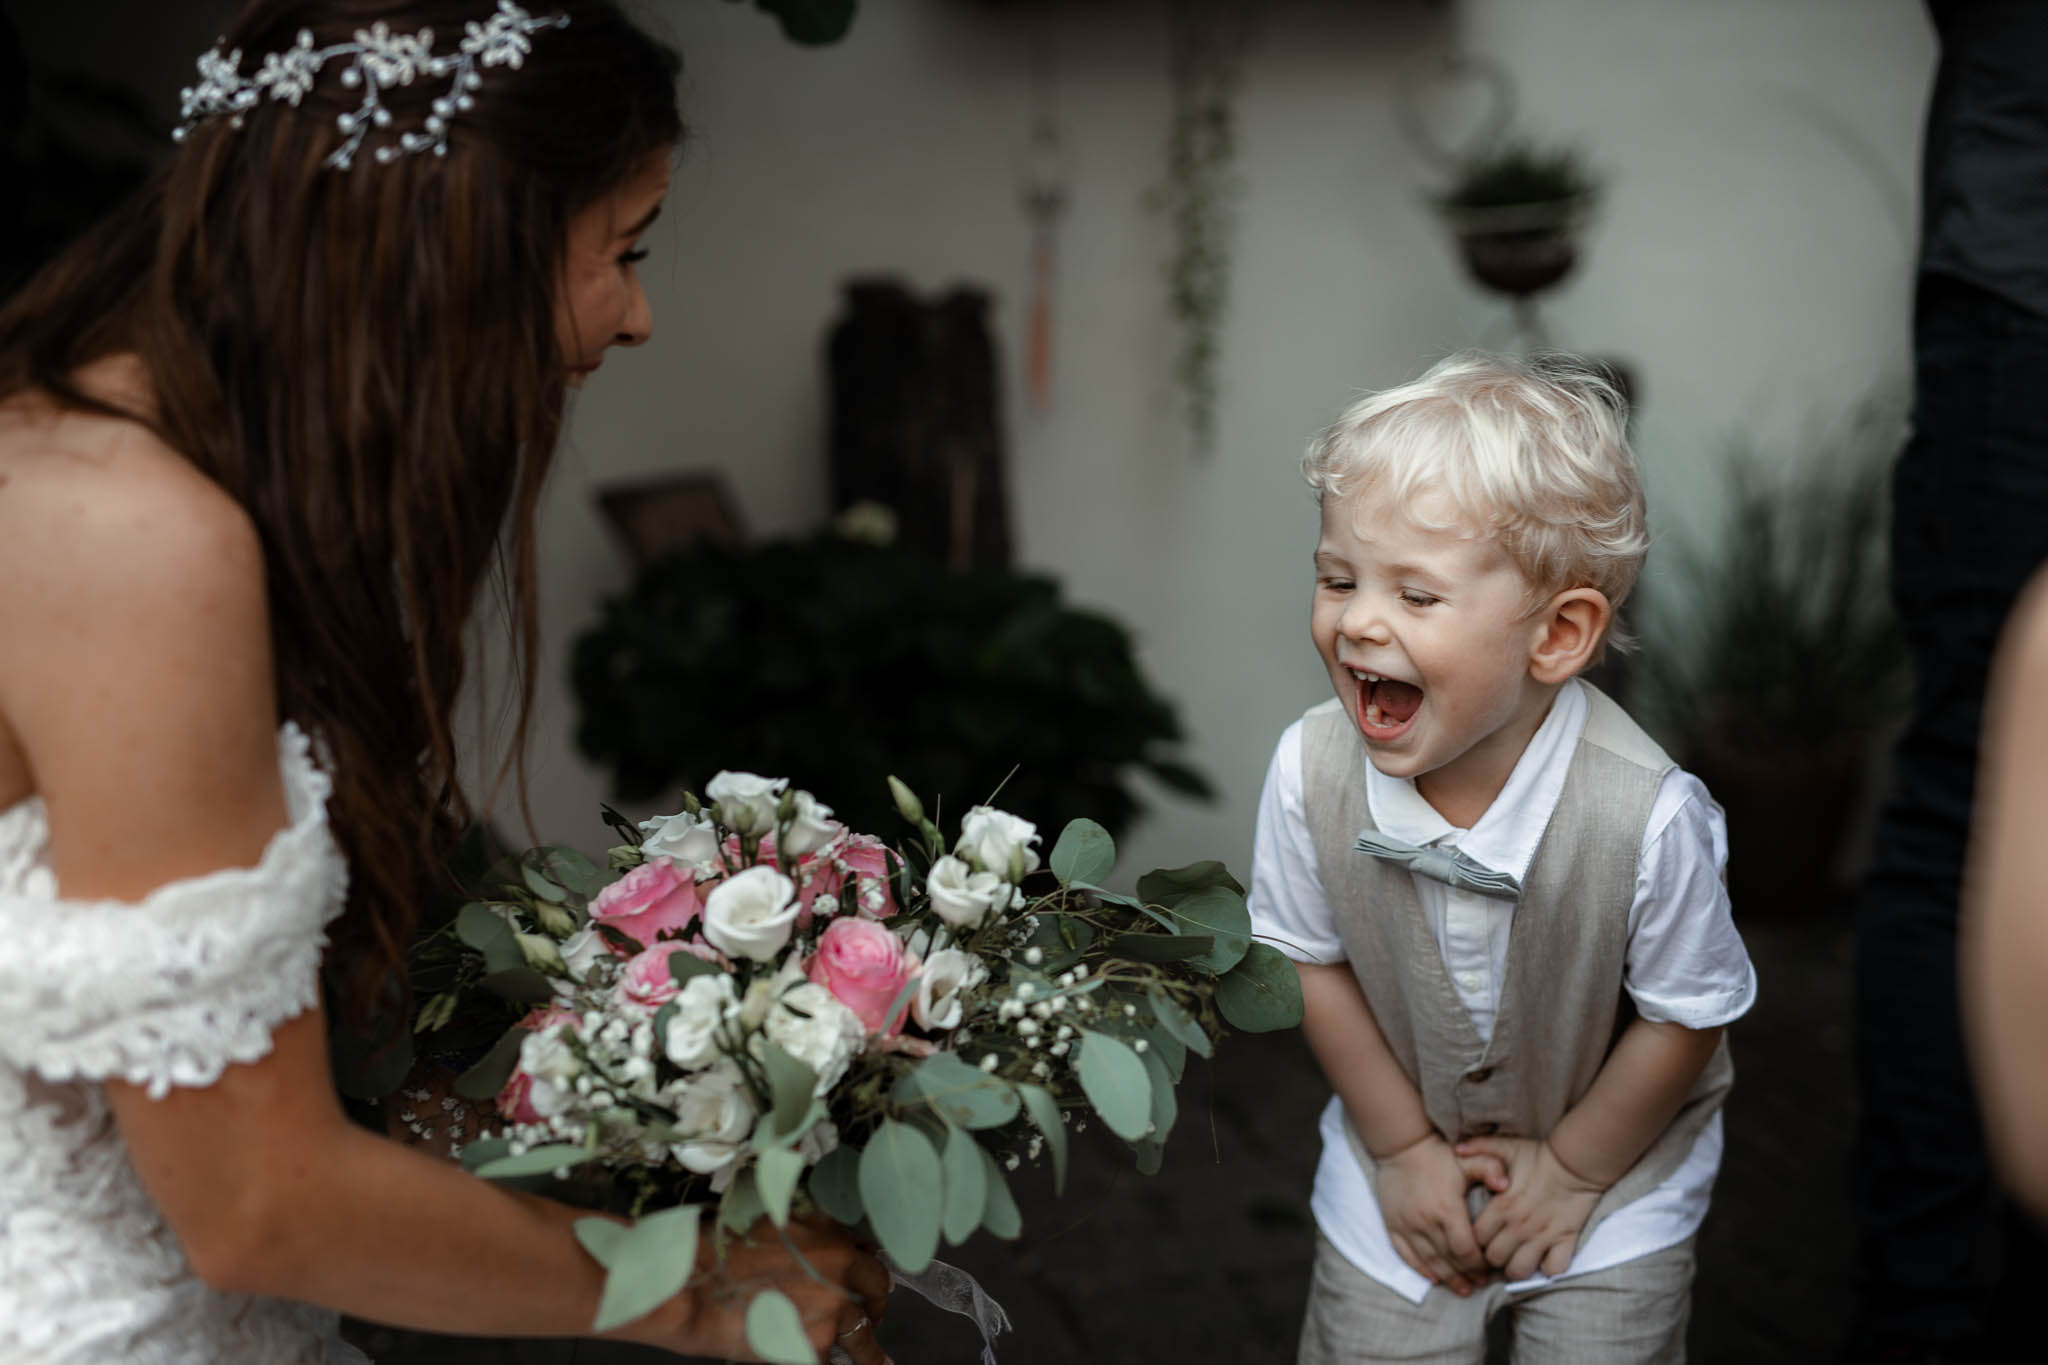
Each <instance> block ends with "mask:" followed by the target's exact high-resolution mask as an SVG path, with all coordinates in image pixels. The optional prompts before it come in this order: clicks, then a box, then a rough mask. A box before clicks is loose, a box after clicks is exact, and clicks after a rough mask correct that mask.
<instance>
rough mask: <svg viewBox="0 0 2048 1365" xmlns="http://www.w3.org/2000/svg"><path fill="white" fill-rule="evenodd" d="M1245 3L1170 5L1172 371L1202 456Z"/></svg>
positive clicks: (1230, 195) (1227, 234)
mask: <svg viewBox="0 0 2048 1365" xmlns="http://www.w3.org/2000/svg"><path fill="white" fill-rule="evenodd" d="M1248 9H1249V7H1248V6H1247V5H1245V4H1244V3H1243V0H1171V4H1170V5H1169V6H1168V10H1167V16H1168V18H1167V30H1168V52H1169V66H1168V71H1169V78H1170V84H1171V89H1172V98H1173V119H1172V123H1171V125H1170V128H1169V131H1168V135H1167V144H1166V179H1165V182H1164V183H1163V184H1162V185H1161V186H1160V188H1159V202H1160V207H1161V208H1162V209H1163V210H1164V212H1165V214H1166V217H1167V221H1168V224H1169V227H1170V229H1171V231H1172V234H1173V254H1172V255H1171V256H1170V257H1169V258H1168V260H1167V263H1166V287H1167V307H1168V309H1169V310H1170V311H1171V313H1172V315H1173V319H1174V322H1175V323H1176V324H1177V325H1178V327H1179V331H1180V336H1179V341H1178V345H1177V346H1176V348H1175V354H1174V365H1173V375H1174V382H1175V384H1176V386H1177V387H1178V389H1179V391H1180V395H1181V400H1182V402H1183V404H1184V406H1185V410H1186V414H1187V422H1188V431H1189V434H1190V435H1191V436H1192V437H1193V439H1194V444H1195V448H1196V449H1197V450H1198V451H1202V452H1207V451H1208V450H1210V449H1211V448H1213V446H1214V444H1215V439H1216V390H1217V378H1216V370H1217V359H1218V355H1219V350H1220V337H1221V333H1222V328H1223V318H1224V314H1225V312H1226V310H1227V308H1228V305H1229V299H1230V249H1231V230H1232V226H1233V221H1232V220H1233V214H1232V209H1233V207H1234V201H1235V198H1236V193H1237V190H1238V184H1237V180H1236V177H1235V176H1234V175H1233V173H1232V172H1233V168H1234V166H1235V163H1236V159H1237V113H1236V100H1237V93H1238V86H1239V83H1240V77H1241V76H1242V74H1243V54H1244V46H1245V43H1244V40H1245V36H1246V23H1247V18H1246V16H1247V11H1248Z"/></svg>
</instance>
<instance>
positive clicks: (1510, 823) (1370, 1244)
mask: <svg viewBox="0 0 2048 1365" xmlns="http://www.w3.org/2000/svg"><path fill="white" fill-rule="evenodd" d="M1585 725H1586V695H1585V691H1584V689H1583V688H1582V687H1581V686H1580V685H1579V683H1577V682H1576V681H1573V682H1569V683H1567V684H1565V686H1564V687H1562V688H1560V689H1559V691H1558V694H1557V698H1556V700H1555V701H1554V702H1553V703H1552V705H1551V708H1550V713H1549V714H1548V715H1547V716H1546V717H1545V718H1544V720H1543V724H1542V725H1541V726H1540V727H1538V729H1537V731H1536V733H1535V735H1534V736H1533V737H1532V738H1531V739H1530V741H1529V745H1528V747H1527V748H1526V749H1524V750H1523V751H1522V756H1521V758H1520V759H1518V760H1517V761H1516V763H1515V770H1514V772H1513V773H1511V774H1510V775H1509V777H1508V781H1507V785H1506V786H1504V787H1503V788H1501V793H1500V795H1499V796H1498V797H1496V798H1495V799H1494V802H1493V804H1492V805H1491V806H1489V807H1487V809H1486V811H1485V813H1484V814H1482V815H1481V816H1480V817H1479V819H1478V821H1477V822H1476V823H1475V824H1474V825H1473V826H1472V828H1471V829H1469V830H1464V829H1459V828H1457V827H1456V826H1454V825H1452V824H1450V823H1449V822H1448V821H1446V820H1445V819H1444V818H1443V817H1442V816H1441V815H1439V814H1437V812H1436V810H1435V808H1434V807H1432V806H1431V805H1430V804H1429V803H1428V802H1427V801H1425V800H1424V799H1423V798H1422V796H1421V794H1420V793H1418V792H1417V791H1416V790H1415V784H1414V782H1413V781H1410V780H1406V779H1402V778H1393V777H1388V776H1387V775H1386V774H1384V773H1382V772H1380V771H1379V770H1378V769H1377V768H1375V767H1373V766H1372V765H1371V764H1370V763H1368V764H1367V765H1366V770H1365V771H1366V781H1365V793H1366V805H1367V809H1368V810H1370V811H1371V813H1372V819H1373V823H1374V825H1376V826H1377V827H1378V828H1379V830H1380V831H1381V832H1382V833H1385V834H1387V835H1390V836H1392V837H1393V838H1396V839H1402V840H1406V841H1407V842H1409V843H1411V844H1415V845H1418V846H1423V845H1430V844H1436V845H1439V846H1443V847H1455V848H1460V849H1463V850H1464V851H1465V852H1466V853H1467V854H1469V855H1470V856H1472V857H1473V858H1476V859H1478V860H1479V861H1480V862H1481V863H1483V864H1485V865H1486V866H1487V867H1489V868H1492V869H1493V870H1495V871H1497V872H1505V873H1508V874H1509V875H1510V876H1513V877H1514V878H1515V879H1516V880H1517V881H1521V880H1523V879H1525V878H1526V877H1527V875H1528V871H1529V864H1530V863H1531V862H1532V861H1533V860H1534V859H1535V856H1536V846H1537V844H1538V843H1539V842H1540V841H1541V839H1542V837H1543V831H1544V828H1545V827H1546V826H1547V825H1548V824H1549V823H1550V816H1551V813H1552V812H1553V811H1554V810H1555V809H1556V807H1557V800H1558V796H1559V795H1560V794H1561V793H1562V791H1563V790H1564V779H1565V770H1566V768H1567V767H1569V765H1570V763H1571V759H1572V754H1573V752H1574V751H1575V749H1576V747H1577V745H1578V741H1579V735H1580V733H1581V732H1582V731H1583V730H1584V729H1585ZM1727 859H1728V831H1727V825H1726V823H1725V821H1724V820H1723V819H1722V816H1721V808H1720V807H1719V806H1717V805H1715V804H1714V801H1713V798H1712V797H1710V796H1708V795H1707V790H1706V788H1705V786H1703V785H1702V784H1701V782H1700V780H1699V779H1698V778H1696V777H1694V776H1693V775H1692V774H1690V773H1688V772H1686V771H1684V770H1683V769H1678V768H1674V769H1673V770H1672V771H1671V772H1669V773H1668V774H1666V775H1665V777H1664V781H1663V785H1662V786H1660V787H1659V788H1658V790H1657V795H1656V797H1655V799H1654V800H1653V801H1652V803H1651V806H1650V818H1649V822H1648V824H1647V825H1646V826H1645V827H1644V830H1643V843H1642V849H1641V851H1640V853H1639V854H1638V856H1637V863H1636V891H1635V900H1634V903H1633V904H1632V905H1631V906H1630V907H1629V917H1628V951H1627V956H1626V962H1625V967H1624V970H1623V978H1622V986H1623V988H1624V989H1625V990H1627V991H1628V994H1629V998H1630V999H1631V1000H1633V1001H1634V1002H1635V1006H1636V1010H1637V1012H1638V1013H1640V1014H1641V1015H1642V1016H1643V1017H1644V1018H1645V1019H1654V1020H1664V1021H1667V1022H1670V1023H1676V1024H1682V1025H1684V1026H1685V1027H1687V1028H1696V1029H1698V1028H1717V1027H1719V1026H1721V1025H1724V1024H1727V1023H1730V1022H1731V1021H1733V1020H1735V1019H1738V1018H1740V1017H1741V1016H1742V1015H1743V1014H1744V1013H1745V1012H1747V1011H1748V1009H1749V1007H1750V1005H1751V1003H1752V1002H1753V1001H1754V1000H1755V997H1756V972H1755V970H1754V969H1753V968H1752V967H1751V966H1750V962H1749V954H1748V953H1747V952H1746V951H1745V950H1744V948H1743V946H1742V938H1741V936H1740V935H1739V934H1737V933H1736V931H1735V925H1734V922H1733V920H1732V919H1731V918H1730V916H1729V912H1728V893H1727V891H1726V890H1725V889H1724V887H1723V885H1722V881H1721V870H1722V868H1723V866H1724V865H1725V864H1726V862H1727ZM1415 889H1416V893H1417V897H1418V899H1419V900H1420V901H1421V903H1422V913H1423V915H1424V917H1425V918H1426V919H1427V921H1428V923H1429V929H1430V933H1431V934H1432V935H1433V936H1434V937H1435V939H1436V944H1437V950H1438V951H1439V952H1441V953H1442V954H1443V959H1444V966H1445V969H1446V970H1447V972H1448V973H1449V975H1450V978H1451V983H1452V985H1453V986H1454V987H1455V989H1456V990H1457V993H1458V998H1459V1000H1460V1001H1462V1002H1463V1004H1464V1006H1465V1009H1466V1011H1467V1012H1468V1013H1469V1014H1470V1015H1471V1016H1472V1023H1473V1026H1474V1027H1475V1028H1477V1030H1478V1031H1479V1034H1480V1036H1481V1037H1482V1038H1488V1039H1490V1038H1491V1037H1492V1036H1493V1020H1494V1014H1495V1012H1496V1011H1497V1010H1498V1009H1499V1007H1500V990H1501V983H1502V980H1503V977H1504V975H1505V972H1506V969H1507V956H1508V931H1509V929H1510V927H1511V926H1512V925H1513V923H1514V916H1515V903H1514V902H1513V901H1509V900H1502V899H1496V898H1493V897H1488V896H1481V895H1479V894H1477V893H1476V892H1471V891H1464V890H1459V889H1457V888H1454V887H1450V886H1446V885H1444V884H1443V883H1441V882H1437V881H1432V880H1431V879H1429V878H1427V877H1417V878H1416V879H1415ZM1249 900H1250V904H1251V911H1252V929H1253V932H1254V933H1256V934H1258V935H1259V936H1261V937H1262V938H1263V939H1265V940H1266V941H1267V942H1270V943H1272V944H1273V945H1274V946H1275V947H1277V948H1279V949H1280V950H1281V951H1282V952H1284V953H1286V954H1287V955H1288V956H1289V957H1291V958H1294V959H1295V960H1296V961H1300V962H1310V963H1325V964H1328V963H1337V962H1342V961H1343V960H1344V945H1343V943H1342V942H1341V941H1340V940H1339V938H1338V936H1337V930H1336V925H1335V922H1334V920H1333V918H1332V916H1331V912H1330V906H1329V901H1328V898H1327V897H1326V896H1325V895H1324V893H1323V884H1322V878H1321V876H1320V874H1319V873H1318V871H1317V868H1316V856H1315V847H1314V843H1313V841H1312V840H1311V839H1310V837H1309V831H1308V822H1307V820H1306V818H1305V817H1304V814H1303V810H1302V777H1301V722H1299V721H1296V722H1295V723H1294V724H1293V725H1291V726H1289V727H1288V729H1287V731H1286V733H1285V734H1283V735H1282V736H1281V737H1280V743H1279V746H1278V748H1276V749H1275V750H1274V753H1273V762H1272V765H1271V767H1270V768H1268V770H1267V773H1266V786H1265V791H1264V793H1263V794H1262V795H1261V797H1260V799H1259V822H1258V832H1257V835H1256V838H1255V841H1254V843H1253V848H1252V884H1251V893H1250V897H1249ZM1342 1119H1343V1107H1342V1104H1341V1102H1340V1101H1339V1100H1337V1099H1335V1098H1334V1097H1333V1098H1332V1099H1331V1101H1330V1103H1329V1105H1328V1107H1327V1108H1325V1109H1324V1111H1323V1116H1322V1122H1321V1130H1322V1138H1323V1156H1322V1161H1321V1164H1320V1165H1319V1166H1318V1167H1317V1170H1316V1184H1315V1194H1314V1196H1313V1198H1312V1200H1311V1207H1312V1209H1313V1211H1314V1213H1315V1217H1316V1223H1317V1225H1318V1226H1319V1227H1320V1228H1321V1229H1322V1231H1323V1235H1324V1236H1326V1237H1328V1238H1329V1239H1330V1241H1331V1243H1332V1244H1333V1245H1334V1246H1335V1247H1336V1248H1337V1250H1338V1251H1339V1252H1341V1253H1342V1254H1343V1255H1344V1257H1345V1258H1346V1259H1347V1260H1349V1261H1350V1262H1351V1263H1352V1264H1353V1265H1355V1266H1357V1267H1358V1268H1359V1269H1360V1270H1361V1271H1363V1272H1364V1273H1365V1274H1367V1275H1370V1276H1371V1277H1372V1278H1373V1279H1375V1280H1378V1281H1379V1282H1380V1283H1381V1284H1384V1285H1386V1286H1387V1287H1388V1288H1389V1289H1392V1290H1394V1291H1395V1292H1397V1293H1399V1294H1401V1295H1402V1296H1403V1297H1405V1298H1408V1299H1410V1300H1412V1301H1414V1302H1417V1303H1419V1302H1421V1301H1422V1298H1423V1296H1424V1295H1425V1294H1427V1293H1428V1292H1429V1288H1430V1284H1429V1281H1428V1280H1426V1279H1424V1278H1423V1277H1422V1276H1421V1275H1420V1274H1418V1273H1416V1272H1415V1271H1414V1270H1413V1269H1411V1268H1410V1267H1409V1266H1408V1264H1407V1263H1406V1262H1405V1261H1403V1260H1402V1259H1401V1258H1400V1256H1399V1255H1397V1254H1396V1253H1395V1251H1394V1248H1393V1243H1392V1242H1391V1241H1390V1240H1389V1239H1388V1237H1387V1231H1386V1225H1385V1223H1384V1222H1383V1221H1382V1220H1381V1217H1380V1211H1379V1204H1378V1201H1377V1200H1375V1199H1374V1198H1373V1193H1372V1185H1371V1183H1370V1181H1368V1180H1367V1178H1366V1174H1365V1172H1364V1170H1363V1169H1362V1168H1361V1167H1360V1166H1359V1164H1358V1159H1357V1157H1356V1156H1354V1155H1353V1154H1352V1151H1351V1147H1350V1144H1349V1142H1348V1141H1347V1140H1346V1139H1345V1136H1344V1132H1343V1126H1342ZM1720 1164H1721V1116H1720V1115H1719V1114H1715V1115H1714V1116H1713V1117H1712V1118H1711V1119H1710V1120H1709V1121H1708V1123H1707V1126H1706V1127H1705V1128H1704V1129H1703V1130H1702V1131H1701V1133H1700V1135H1699V1137H1698V1139H1696V1140H1695V1141H1694V1143H1693V1146H1692V1151H1691V1152H1690V1153H1688V1154H1687V1156H1686V1158H1685V1160H1684V1161H1683V1162H1682V1163H1681V1164H1680V1165H1679V1168H1678V1169H1677V1170H1676V1171H1674V1172H1672V1174H1671V1175H1670V1176H1669V1177H1667V1178H1666V1179H1665V1180H1664V1182H1663V1183H1662V1184H1660V1185H1658V1186H1657V1187H1656V1188H1655V1189H1653V1190H1651V1191H1650V1192H1649V1193H1648V1194H1646V1195H1644V1196H1643V1197H1642V1198H1640V1199H1637V1200H1635V1201H1634V1202H1632V1203H1629V1204H1627V1205H1624V1206H1623V1207H1621V1208H1619V1209H1616V1210H1615V1211H1614V1212H1613V1213H1612V1214H1610V1215H1609V1216H1608V1217H1607V1218H1605V1219H1604V1220H1602V1221H1601V1223H1600V1225H1599V1226H1598V1227H1596V1228H1594V1229H1593V1234H1592V1236H1590V1237H1588V1238H1586V1239H1585V1241H1583V1242H1582V1243H1580V1245H1579V1247H1578V1248H1577V1250H1576V1252H1575V1253H1574V1255H1573V1257H1572V1263H1571V1266H1570V1268H1569V1269H1567V1270H1566V1271H1565V1274H1566V1275H1582V1274H1585V1273H1587V1272H1589V1271H1594V1270H1602V1269H1605V1268H1607V1267H1609V1266H1613V1265H1619V1264H1621V1263H1622V1262H1624V1261H1631V1260H1634V1259H1635V1258H1637V1257H1639V1256H1647V1255H1649V1254H1650V1253H1651V1252H1653V1251H1661V1250H1663V1249H1664V1248H1665V1247H1669V1246H1675V1245H1676V1244H1677V1243H1679V1242H1682V1241H1684V1240H1685V1239H1686V1238H1687V1237H1690V1236H1691V1235H1692V1234H1693V1233H1694V1232H1696V1231H1697V1230H1698V1228H1699V1225H1700V1221H1701V1219H1702V1218H1704V1217H1705V1216H1706V1211H1707V1199H1708V1195H1709V1194H1710V1193H1711V1192H1712V1189H1713V1184H1714V1175H1715V1173H1716V1171H1718V1170H1719V1168H1720ZM1560 1278H1561V1277H1560ZM1549 1279H1550V1277H1548V1276H1544V1275H1541V1274H1538V1275H1535V1276H1533V1277H1531V1278H1530V1279H1527V1280H1521V1281H1516V1282H1515V1283H1513V1284H1511V1285H1510V1286H1509V1288H1510V1289H1515V1290H1519V1289H1524V1288H1533V1287H1535V1286H1538V1285H1542V1284H1546V1283H1548V1282H1549Z"/></svg>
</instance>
